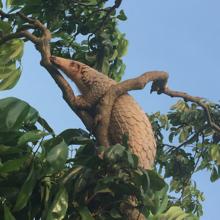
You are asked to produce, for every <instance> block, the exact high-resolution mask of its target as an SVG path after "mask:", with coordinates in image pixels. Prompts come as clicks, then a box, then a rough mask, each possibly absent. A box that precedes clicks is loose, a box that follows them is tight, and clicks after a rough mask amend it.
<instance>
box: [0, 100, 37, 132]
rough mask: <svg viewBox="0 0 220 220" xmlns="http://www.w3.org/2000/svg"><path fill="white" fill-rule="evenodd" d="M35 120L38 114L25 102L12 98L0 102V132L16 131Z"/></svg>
mask: <svg viewBox="0 0 220 220" xmlns="http://www.w3.org/2000/svg"><path fill="white" fill-rule="evenodd" d="M37 119H38V112H37V111H36V110H35V109H34V108H32V107H31V106H30V105H28V104H27V103H26V102H24V101H22V100H19V99H17V98H14V97H10V98H5V99H1V100H0V131H1V130H2V131H4V132H5V131H9V130H17V129H19V128H20V127H22V126H23V125H24V123H35V122H36V120H37Z"/></svg>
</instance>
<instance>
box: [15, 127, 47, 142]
mask: <svg viewBox="0 0 220 220" xmlns="http://www.w3.org/2000/svg"><path fill="white" fill-rule="evenodd" d="M47 135H48V133H46V132H44V131H39V130H34V131H28V132H26V133H25V134H24V135H22V136H21V137H20V138H19V140H18V145H24V144H26V143H28V142H36V141H38V140H39V139H41V138H42V137H45V136H47Z"/></svg>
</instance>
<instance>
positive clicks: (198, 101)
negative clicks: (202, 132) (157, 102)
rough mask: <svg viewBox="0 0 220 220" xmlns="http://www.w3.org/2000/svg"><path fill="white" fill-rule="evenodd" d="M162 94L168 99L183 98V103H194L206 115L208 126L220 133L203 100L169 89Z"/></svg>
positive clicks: (219, 128)
mask: <svg viewBox="0 0 220 220" xmlns="http://www.w3.org/2000/svg"><path fill="white" fill-rule="evenodd" d="M162 93H164V94H166V95H168V96H170V97H179V98H183V99H184V101H185V102H188V101H190V102H194V103H196V104H197V105H199V106H200V107H202V108H203V110H204V112H205V114H206V118H207V121H208V124H209V125H210V127H212V128H213V129H214V130H215V131H216V132H218V133H220V127H219V126H218V125H217V124H216V123H214V121H213V120H212V117H211V114H210V111H209V106H208V105H207V104H206V103H204V99H203V98H201V97H196V96H191V95H188V94H187V93H185V92H179V91H174V90H171V89H169V88H168V87H166V88H164V90H163V92H162Z"/></svg>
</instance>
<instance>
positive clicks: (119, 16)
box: [117, 10, 127, 21]
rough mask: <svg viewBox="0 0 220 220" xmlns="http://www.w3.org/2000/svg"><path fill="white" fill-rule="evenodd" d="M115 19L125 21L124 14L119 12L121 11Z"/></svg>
mask: <svg viewBox="0 0 220 220" xmlns="http://www.w3.org/2000/svg"><path fill="white" fill-rule="evenodd" d="M117 18H118V19H119V20H122V21H125V20H127V16H126V15H125V13H124V11H123V10H121V11H120V12H119V15H118V16H117Z"/></svg>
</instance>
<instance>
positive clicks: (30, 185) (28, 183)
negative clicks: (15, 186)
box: [13, 164, 38, 211]
mask: <svg viewBox="0 0 220 220" xmlns="http://www.w3.org/2000/svg"><path fill="white" fill-rule="evenodd" d="M37 178H38V173H37V172H36V169H35V166H34V164H33V165H32V167H31V170H30V173H29V175H28V177H27V179H26V180H25V182H24V184H23V186H22V187H21V191H20V192H19V194H18V196H17V200H16V203H15V206H14V209H13V210H14V211H19V210H21V209H23V208H24V207H25V206H26V205H27V202H28V200H29V198H30V196H31V195H32V192H33V189H34V187H35V185H36V182H37Z"/></svg>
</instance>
